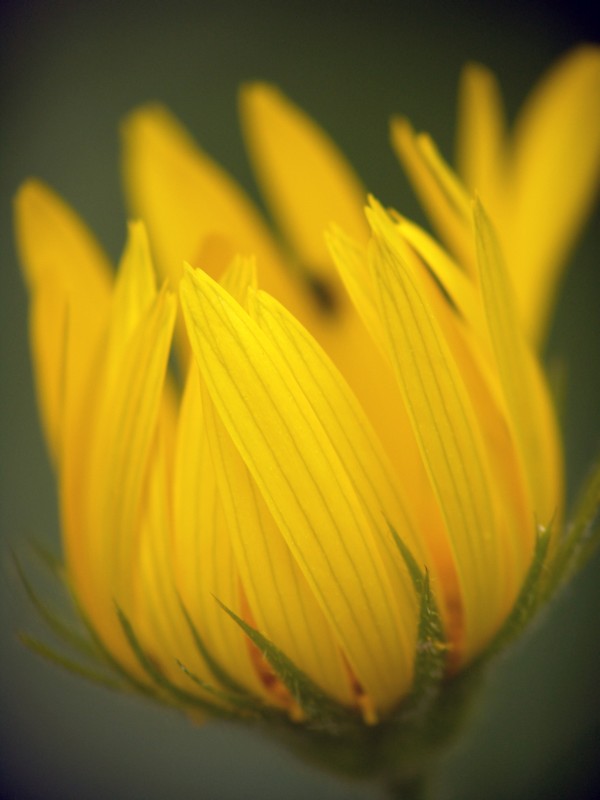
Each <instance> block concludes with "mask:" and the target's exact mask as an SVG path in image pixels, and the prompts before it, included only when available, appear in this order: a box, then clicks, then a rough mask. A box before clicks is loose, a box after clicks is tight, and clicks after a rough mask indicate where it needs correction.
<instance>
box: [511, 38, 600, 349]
mask: <svg viewBox="0 0 600 800" xmlns="http://www.w3.org/2000/svg"><path fill="white" fill-rule="evenodd" d="M599 109H600V48H599V47H594V46H591V45H585V46H582V47H579V48H576V49H575V50H573V51H571V52H570V53H568V54H567V56H566V57H564V58H563V59H562V60H561V61H559V62H558V64H556V65H555V66H554V67H553V68H552V69H551V70H550V72H549V73H548V74H547V75H546V77H545V78H544V79H543V81H542V82H541V83H540V84H539V85H538V86H537V87H536V88H535V89H534V91H533V92H532V93H531V95H530V97H529V98H528V99H527V101H526V103H525V106H524V107H523V110H522V111H521V113H520V115H519V117H518V119H517V124H516V126H515V130H514V135H513V141H512V148H511V161H512V165H511V166H512V169H511V172H510V175H509V191H510V203H511V218H510V227H509V229H508V230H507V231H506V232H505V235H502V237H501V238H502V244H503V247H504V250H505V252H506V257H507V263H508V265H509V268H510V270H511V274H512V276H513V281H514V284H515V289H516V291H517V297H518V301H519V308H520V311H521V316H522V318H523V320H524V322H525V324H526V326H527V330H528V333H529V335H530V337H531V338H532V340H533V341H535V342H539V341H540V340H541V339H542V338H543V337H544V334H545V332H546V328H547V325H548V316H549V313H550V310H551V308H552V306H553V304H554V296H555V292H556V287H557V283H558V279H559V277H560V269H561V267H562V266H563V264H564V262H565V259H566V257H567V255H568V253H569V251H570V249H571V248H572V246H573V243H574V240H575V237H576V236H577V234H578V233H579V230H580V229H581V227H582V224H583V222H584V220H585V218H586V216H587V215H588V213H589V210H590V207H591V204H592V200H593V197H594V193H595V190H596V186H597V182H598V176H599V175H600V111H599Z"/></svg>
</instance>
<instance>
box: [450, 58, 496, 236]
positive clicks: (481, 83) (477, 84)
mask: <svg viewBox="0 0 600 800" xmlns="http://www.w3.org/2000/svg"><path fill="white" fill-rule="evenodd" d="M456 144H457V147H456V150H457V154H456V164H457V170H458V174H459V175H460V176H461V178H462V180H463V182H464V184H465V186H466V187H467V188H468V189H469V191H470V192H476V193H477V194H478V195H479V196H480V197H481V198H482V199H483V202H484V204H485V207H486V208H487V209H488V211H489V212H490V214H491V216H492V218H493V219H494V220H496V223H497V224H498V225H502V224H503V221H504V219H505V207H504V202H505V197H504V189H505V187H504V181H505V180H506V169H507V166H508V164H507V161H506V155H507V153H506V145H507V136H506V121H505V118H504V108H503V104H502V97H501V94H500V87H499V86H498V82H497V80H496V78H495V76H494V75H493V74H492V73H491V72H490V70H488V69H486V68H485V67H484V66H482V65H481V64H468V65H467V66H466V67H465V69H464V70H463V73H462V76H461V82H460V90H459V106H458V128H457V143H456Z"/></svg>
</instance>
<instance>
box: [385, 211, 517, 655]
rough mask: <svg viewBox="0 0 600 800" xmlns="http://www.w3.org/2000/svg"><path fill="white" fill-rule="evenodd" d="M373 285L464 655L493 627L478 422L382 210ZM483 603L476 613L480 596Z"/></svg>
mask: <svg viewBox="0 0 600 800" xmlns="http://www.w3.org/2000/svg"><path fill="white" fill-rule="evenodd" d="M370 218H371V220H372V225H373V230H374V240H373V245H372V248H371V258H372V268H373V273H374V282H375V286H376V290H377V292H378V298H379V303H380V309H381V317H382V321H383V323H384V325H385V327H386V329H387V332H388V337H389V348H390V354H391V358H392V359H393V361H394V364H395V366H396V374H397V377H398V382H399V385H400V387H401V390H402V393H403V397H404V401H405V404H406V407H407V409H408V412H409V415H410V417H411V419H412V423H413V428H414V431H415V434H416V436H417V440H418V442H419V446H420V449H421V454H422V457H423V461H424V463H425V466H426V468H427V471H428V474H429V477H430V480H431V484H432V486H433V490H434V492H435V495H436V497H437V500H438V503H439V506H440V509H441V512H442V515H443V518H444V521H445V525H446V529H447V532H448V537H449V539H450V542H451V546H452V548H453V550H454V553H455V563H456V568H457V571H458V576H459V581H460V584H461V587H462V592H463V599H464V605H465V611H466V615H467V616H466V641H465V652H466V655H467V656H468V655H471V654H472V653H473V652H476V651H477V650H478V649H480V648H481V647H482V646H483V645H484V644H485V642H486V641H487V640H488V639H489V637H490V635H491V634H492V633H493V630H494V627H495V626H496V625H497V624H498V623H499V618H500V614H501V609H500V604H501V603H503V602H504V597H503V591H502V587H501V586H500V585H499V584H500V583H501V581H500V580H499V567H498V558H499V549H500V541H499V538H498V534H499V531H498V525H497V521H496V517H495V511H494V507H493V503H492V498H491V496H490V488H489V487H490V483H489V474H490V473H489V468H488V465H487V462H486V456H485V451H484V446H483V443H482V440H481V436H480V433H479V430H478V426H477V422H476V420H477V417H476V414H475V413H474V411H473V408H472V406H471V402H470V398H469V397H468V394H467V391H466V389H465V386H464V384H463V381H462V380H461V376H460V373H459V371H458V368H457V366H456V364H455V363H454V360H453V358H452V355H451V353H450V350H449V347H448V345H447V343H446V342H445V340H444V337H443V334H442V331H441V330H440V327H439V325H438V322H437V321H436V319H435V317H434V315H433V313H432V310H431V308H430V307H429V305H428V303H427V300H426V294H425V292H424V291H423V289H422V287H421V286H420V282H419V276H418V275H417V274H416V273H415V272H414V270H412V269H411V262H410V256H409V255H405V254H404V253H403V249H402V240H401V239H399V237H398V235H397V232H396V231H395V229H394V226H393V224H392V222H391V220H389V219H388V218H387V217H386V216H385V214H384V213H383V212H382V211H378V210H374V211H373V212H372V213H371V214H370ZM483 597H485V598H486V603H487V605H486V608H485V610H484V609H483V608H482V604H481V598H483Z"/></svg>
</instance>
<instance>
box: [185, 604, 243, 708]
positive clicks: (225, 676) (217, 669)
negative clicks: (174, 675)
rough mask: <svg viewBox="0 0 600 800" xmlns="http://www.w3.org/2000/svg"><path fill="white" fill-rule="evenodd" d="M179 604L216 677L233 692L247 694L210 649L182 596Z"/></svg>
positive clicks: (200, 651) (204, 658) (199, 647)
mask: <svg viewBox="0 0 600 800" xmlns="http://www.w3.org/2000/svg"><path fill="white" fill-rule="evenodd" d="M179 605H180V607H181V612H182V614H183V616H184V618H185V621H186V623H187V625H188V627H189V629H190V633H191V634H192V638H193V640H194V644H195V645H196V649H197V650H198V652H199V654H200V655H201V657H202V659H203V660H204V663H205V664H206V666H207V667H208V668H209V670H210V671H211V673H212V674H213V676H214V678H215V679H216V680H217V681H218V682H219V683H220V684H221V685H222V686H224V687H225V688H226V689H229V690H230V691H231V692H232V693H236V694H241V695H244V694H247V692H246V689H245V688H244V687H243V686H242V685H241V684H240V683H238V682H237V681H236V680H234V679H233V678H232V677H231V675H230V674H229V673H228V672H227V671H226V670H225V669H224V668H223V667H222V666H221V664H219V662H218V661H217V660H216V658H215V657H214V656H213V655H212V653H211V652H210V651H209V649H208V647H207V646H206V645H205V643H204V639H203V638H202V636H200V633H199V631H198V628H196V626H195V625H194V621H193V619H192V618H191V616H190V614H189V612H188V610H187V608H186V607H185V605H184V604H183V601H182V600H181V598H179ZM180 666H181V667H182V668H184V667H183V665H181V664H180ZM184 669H185V668H184Z"/></svg>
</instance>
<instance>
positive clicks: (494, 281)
mask: <svg viewBox="0 0 600 800" xmlns="http://www.w3.org/2000/svg"><path fill="white" fill-rule="evenodd" d="M473 213H474V225H475V241H476V245H477V255H478V262H479V281H480V286H481V294H482V299H483V305H484V309H485V313H486V316H487V322H488V328H489V334H490V338H491V341H492V347H493V351H494V355H495V360H496V364H497V368H498V372H499V375H500V380H501V383H502V388H503V393H504V397H505V398H506V403H507V406H508V409H509V420H510V424H511V425H512V426H513V427H514V432H515V436H516V439H517V441H518V443H519V453H520V458H521V463H522V468H523V469H524V472H525V475H526V479H527V482H528V485H529V490H530V496H531V498H532V501H533V507H534V508H535V510H536V513H537V515H538V522H539V523H540V524H542V525H544V526H547V525H549V524H550V522H551V521H553V520H556V519H557V516H558V517H560V511H561V497H562V475H561V471H560V466H559V465H560V463H561V458H560V448H559V445H558V441H557V429H556V422H555V421H553V414H552V407H551V402H550V397H549V393H548V390H547V388H545V387H544V384H543V378H542V376H541V374H540V370H539V366H538V365H537V364H536V362H535V359H534V356H533V354H532V353H531V351H530V348H529V345H528V343H527V341H526V339H525V336H524V334H523V332H522V329H521V326H520V324H519V319H518V311H517V306H516V301H515V299H514V295H513V289H512V286H511V283H510V279H509V276H508V273H507V271H506V267H505V265H504V261H503V258H502V254H501V252H500V247H499V245H498V241H497V239H496V235H495V232H494V230H493V228H492V225H491V223H490V221H489V219H488V217H487V215H486V213H485V211H484V209H483V206H482V205H481V203H479V202H476V203H475V205H474V212H473Z"/></svg>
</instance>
